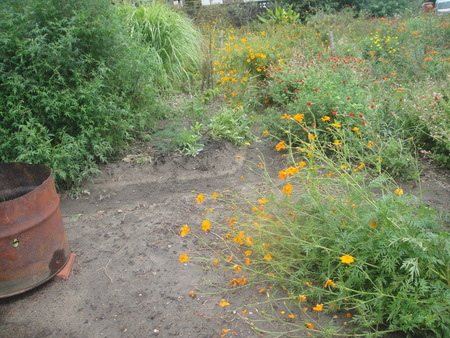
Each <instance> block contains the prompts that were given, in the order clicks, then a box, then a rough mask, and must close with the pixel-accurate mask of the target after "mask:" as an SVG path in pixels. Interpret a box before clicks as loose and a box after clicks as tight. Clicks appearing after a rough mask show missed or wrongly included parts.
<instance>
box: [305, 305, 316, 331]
mask: <svg viewBox="0 0 450 338" xmlns="http://www.w3.org/2000/svg"><path fill="white" fill-rule="evenodd" d="M306 309H308V308H306ZM305 325H306V327H307V328H308V329H310V330H314V325H313V324H311V323H305Z"/></svg>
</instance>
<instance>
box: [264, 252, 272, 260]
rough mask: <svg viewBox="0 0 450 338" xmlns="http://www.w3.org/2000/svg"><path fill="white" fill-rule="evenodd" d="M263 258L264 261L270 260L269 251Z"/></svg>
mask: <svg viewBox="0 0 450 338" xmlns="http://www.w3.org/2000/svg"><path fill="white" fill-rule="evenodd" d="M264 259H265V260H266V261H270V260H271V259H272V255H271V254H270V253H267V254H266V255H265V256H264Z"/></svg>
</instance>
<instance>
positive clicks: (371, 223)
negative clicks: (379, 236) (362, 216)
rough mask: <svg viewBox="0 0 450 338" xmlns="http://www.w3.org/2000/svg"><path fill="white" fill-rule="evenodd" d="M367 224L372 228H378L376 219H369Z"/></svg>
mask: <svg viewBox="0 0 450 338" xmlns="http://www.w3.org/2000/svg"><path fill="white" fill-rule="evenodd" d="M369 225H370V227H371V228H372V229H376V228H378V221H377V220H376V219H373V220H371V221H370V223H369Z"/></svg>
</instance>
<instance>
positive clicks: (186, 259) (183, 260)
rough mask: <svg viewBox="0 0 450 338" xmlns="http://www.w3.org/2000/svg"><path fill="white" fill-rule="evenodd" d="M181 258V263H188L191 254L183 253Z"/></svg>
mask: <svg viewBox="0 0 450 338" xmlns="http://www.w3.org/2000/svg"><path fill="white" fill-rule="evenodd" d="M179 260H180V263H186V262H187V261H188V260H189V256H188V255H185V254H181V255H180V258H179Z"/></svg>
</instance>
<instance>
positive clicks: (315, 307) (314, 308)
mask: <svg viewBox="0 0 450 338" xmlns="http://www.w3.org/2000/svg"><path fill="white" fill-rule="evenodd" d="M313 310H314V311H317V312H320V311H323V304H316V306H314V307H313Z"/></svg>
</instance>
